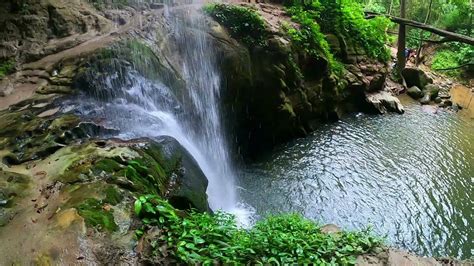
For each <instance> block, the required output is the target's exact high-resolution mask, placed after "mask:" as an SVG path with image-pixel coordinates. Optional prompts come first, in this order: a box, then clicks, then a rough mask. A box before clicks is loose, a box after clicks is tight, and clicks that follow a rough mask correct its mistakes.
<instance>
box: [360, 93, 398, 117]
mask: <svg viewBox="0 0 474 266" xmlns="http://www.w3.org/2000/svg"><path fill="white" fill-rule="evenodd" d="M366 101H367V103H368V104H369V105H370V107H371V109H372V111H373V112H375V113H379V114H384V113H387V111H389V112H396V113H399V114H403V113H404V112H405V110H404V108H403V105H402V104H401V102H400V100H399V99H398V98H397V97H395V96H393V95H392V94H391V93H390V92H387V91H381V92H376V93H370V94H368V95H367V96H366Z"/></svg>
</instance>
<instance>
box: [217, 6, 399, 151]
mask: <svg viewBox="0 0 474 266" xmlns="http://www.w3.org/2000/svg"><path fill="white" fill-rule="evenodd" d="M254 8H256V9H257V11H258V12H259V13H260V14H261V15H262V17H263V18H264V20H265V23H266V25H267V31H268V32H267V35H268V36H267V40H266V41H267V45H266V46H261V47H247V46H246V45H245V44H243V43H242V42H238V41H236V40H234V39H232V38H231V37H230V36H229V34H228V33H227V31H226V30H225V29H223V28H222V26H220V25H215V23H213V22H210V29H211V31H210V35H211V36H213V37H214V38H215V46H216V51H217V52H218V53H219V54H220V58H221V62H220V63H221V68H222V73H223V78H224V79H225V80H224V81H225V91H224V94H223V100H224V106H226V107H227V110H228V112H227V113H228V117H227V120H228V121H231V122H229V125H230V126H231V129H230V132H234V133H235V138H234V139H236V140H237V143H236V146H238V147H239V149H240V151H241V152H242V153H244V154H247V155H248V154H256V153H258V152H259V151H261V150H264V149H266V148H269V147H272V146H273V145H274V144H276V143H279V142H282V141H285V140H288V139H290V138H293V137H297V136H304V135H306V134H307V133H308V132H311V131H312V130H313V129H314V126H316V125H317V124H318V123H321V122H324V121H333V120H337V119H338V117H339V115H340V114H341V113H343V112H344V111H355V110H363V111H367V112H373V113H384V112H386V111H394V112H399V113H403V107H402V106H401V104H400V102H399V101H398V100H397V99H396V98H395V97H393V96H392V95H391V93H390V92H388V91H387V92H383V93H381V94H380V95H378V96H376V97H375V98H377V99H378V100H375V101H374V99H375V98H374V95H376V94H377V92H380V91H383V90H384V87H385V86H384V85H385V81H386V76H387V74H388V68H387V66H386V65H385V64H383V63H379V62H377V61H375V60H369V59H368V58H367V56H366V55H365V54H363V53H362V52H360V51H361V50H362V49H356V48H354V47H352V46H348V45H347V43H346V42H345V41H344V40H340V38H338V37H337V36H332V35H331V36H332V37H331V38H330V40H331V42H330V43H331V47H332V48H333V49H335V50H336V54H339V55H340V56H342V57H344V59H343V61H345V62H348V64H346V66H345V69H346V70H345V73H344V74H342V75H341V77H342V78H341V77H339V78H338V77H337V76H336V75H333V74H332V73H331V71H330V69H329V63H328V59H327V58H326V57H325V56H324V55H323V54H320V55H319V56H318V58H317V59H315V58H314V57H311V56H309V54H307V53H306V52H305V51H303V50H302V49H296V48H295V46H294V44H293V43H292V41H291V39H290V38H289V36H288V35H287V33H286V32H285V31H284V30H283V29H282V24H285V23H286V24H288V23H291V22H290V18H289V17H288V16H287V15H286V13H285V11H284V10H283V9H282V8H281V7H278V6H274V5H268V4H257V5H255V6H254ZM341 42H342V43H341ZM348 47H349V48H348Z"/></svg>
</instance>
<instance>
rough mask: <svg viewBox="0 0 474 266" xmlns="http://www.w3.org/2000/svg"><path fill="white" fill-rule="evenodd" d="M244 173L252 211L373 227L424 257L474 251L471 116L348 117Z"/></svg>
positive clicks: (418, 112)
mask: <svg viewBox="0 0 474 266" xmlns="http://www.w3.org/2000/svg"><path fill="white" fill-rule="evenodd" d="M241 179H242V180H241V183H242V184H241V186H242V187H245V188H246V190H245V191H244V192H243V193H242V194H243V197H244V198H245V200H246V201H247V202H248V203H249V204H251V205H253V206H255V208H256V210H257V212H258V213H268V212H282V211H283V212H288V211H298V212H301V213H303V214H304V215H305V216H307V217H309V218H313V219H315V220H319V221H320V222H322V223H335V224H338V225H341V226H343V227H344V228H347V229H362V228H365V227H366V226H367V225H368V224H371V225H373V227H374V230H375V231H376V233H378V234H380V235H387V236H388V241H389V242H390V243H391V244H393V245H396V246H399V247H401V248H407V249H410V250H412V251H413V252H416V253H419V254H420V255H429V256H453V257H458V258H470V257H471V256H472V253H473V249H474V246H473V243H472V239H473V237H474V233H473V230H472V227H473V216H472V209H473V206H474V193H473V180H474V123H473V121H469V120H465V119H464V118H462V117H459V116H457V115H455V114H451V113H447V112H438V113H437V114H432V113H427V112H424V111H423V109H422V108H421V107H420V106H417V105H413V106H408V108H407V112H406V114H405V115H403V116H400V115H387V116H367V115H359V116H351V117H347V118H345V119H343V120H342V121H339V122H337V123H334V124H330V125H324V126H322V127H321V128H320V129H319V130H318V131H317V132H315V133H314V134H313V135H312V136H310V137H307V138H304V139H299V140H296V141H294V142H292V143H288V144H286V145H283V146H281V147H278V148H277V149H275V151H274V152H273V153H272V154H269V155H267V156H265V157H263V158H262V159H261V160H260V161H259V162H258V163H256V164H254V165H251V166H249V167H248V168H247V169H246V170H245V172H244V173H243V174H242V178H241Z"/></svg>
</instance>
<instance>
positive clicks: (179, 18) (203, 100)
mask: <svg viewBox="0 0 474 266" xmlns="http://www.w3.org/2000/svg"><path fill="white" fill-rule="evenodd" d="M194 8H196V7H194ZM166 9H167V10H166V11H165V12H164V13H165V17H166V21H167V22H168V23H169V25H170V28H171V32H172V36H171V37H170V38H173V42H174V43H176V47H175V48H176V49H174V50H173V53H176V58H180V60H179V62H180V66H179V67H180V69H181V72H182V77H183V79H184V80H185V83H186V88H185V92H184V94H185V95H184V97H183V99H185V100H184V102H182V103H181V104H180V103H178V101H177V100H176V96H175V95H174V93H173V91H174V89H175V88H169V87H167V86H165V85H164V84H163V83H161V82H160V81H151V80H149V79H147V78H145V77H143V76H141V75H140V74H139V73H138V72H137V71H135V70H133V69H131V70H130V71H125V72H121V73H119V75H127V78H126V80H127V81H126V82H123V83H124V84H121V88H117V87H116V86H115V87H114V86H112V85H111V84H113V82H111V81H110V80H104V84H106V85H108V86H110V87H112V88H113V90H114V91H116V90H120V93H118V94H116V95H115V100H114V102H112V103H108V104H106V106H105V107H104V109H103V110H101V112H102V114H103V115H104V116H105V117H106V118H107V120H108V121H111V122H110V123H111V124H112V125H113V126H115V127H118V128H120V129H121V131H122V137H130V138H132V137H144V136H148V137H156V136H162V135H167V136H171V137H173V138H175V139H176V140H177V141H178V142H179V143H180V144H181V145H182V146H183V147H184V148H185V149H186V150H187V151H188V152H189V153H190V154H191V155H192V156H193V157H194V159H195V160H196V162H197V163H198V165H199V166H200V168H201V170H202V171H203V173H204V174H205V175H206V177H207V179H208V181H209V182H208V189H207V194H208V200H209V205H210V207H211V209H213V210H214V211H215V210H224V211H226V212H230V213H233V214H235V215H236V217H237V219H238V222H239V223H240V224H241V225H243V226H246V225H249V223H250V221H249V217H251V212H250V211H249V210H250V209H249V208H246V207H244V205H243V204H241V203H239V200H238V195H237V192H236V185H235V180H236V174H235V169H234V166H233V164H232V160H231V156H230V154H229V147H228V144H227V142H226V138H225V131H224V128H223V126H222V112H221V108H220V99H219V97H220V90H221V77H220V73H219V70H218V67H217V64H216V63H217V58H216V55H215V53H214V49H213V47H212V43H211V41H210V39H209V36H208V33H207V32H205V31H203V30H202V29H205V28H206V27H207V25H206V21H205V18H204V17H203V16H202V15H201V14H200V13H199V12H198V11H197V10H196V9H193V8H191V7H186V9H181V10H180V11H179V12H178V13H175V12H174V10H173V9H174V8H169V9H168V8H166ZM177 106H180V107H177Z"/></svg>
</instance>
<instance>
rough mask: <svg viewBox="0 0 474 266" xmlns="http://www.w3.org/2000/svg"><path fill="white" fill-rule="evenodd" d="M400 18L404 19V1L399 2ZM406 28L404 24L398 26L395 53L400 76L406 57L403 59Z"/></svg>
mask: <svg viewBox="0 0 474 266" xmlns="http://www.w3.org/2000/svg"><path fill="white" fill-rule="evenodd" d="M400 17H401V18H402V19H404V18H405V0H400ZM405 33H406V26H405V24H404V23H401V24H399V26H398V51H397V69H398V73H399V74H400V75H401V74H402V70H403V69H404V68H405V64H406V57H405V48H406V47H405V42H406V34H405Z"/></svg>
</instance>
